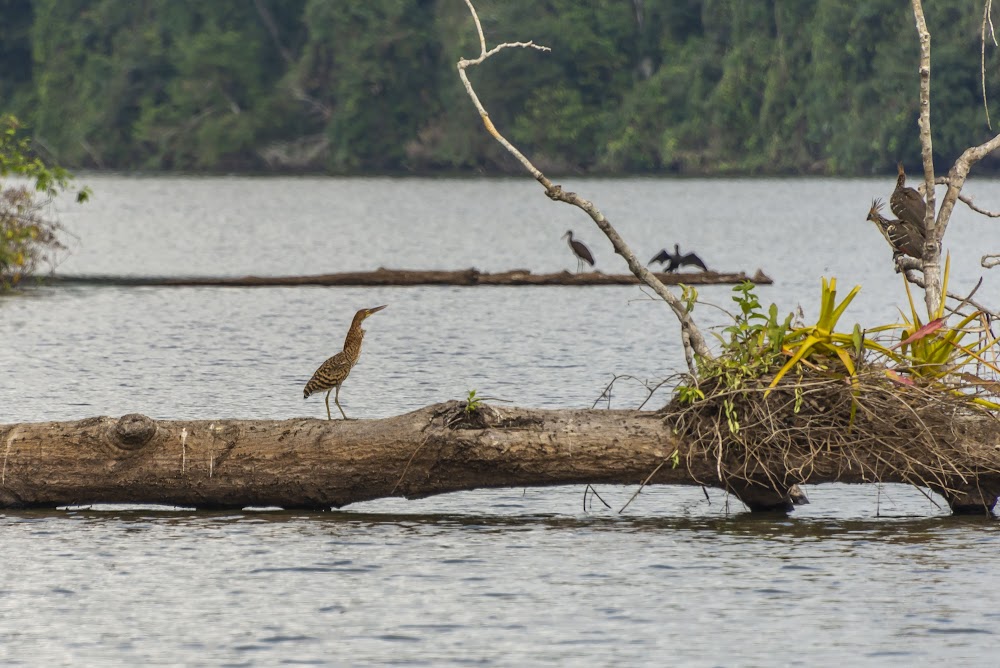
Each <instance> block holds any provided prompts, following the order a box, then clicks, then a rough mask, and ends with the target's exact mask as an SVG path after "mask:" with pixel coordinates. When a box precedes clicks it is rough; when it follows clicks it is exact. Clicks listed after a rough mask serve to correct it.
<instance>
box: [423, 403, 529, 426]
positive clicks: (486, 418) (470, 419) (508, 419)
mask: <svg viewBox="0 0 1000 668" xmlns="http://www.w3.org/2000/svg"><path fill="white" fill-rule="evenodd" d="M435 417H441V418H442V420H443V421H444V426H445V427H446V428H448V429H527V428H530V427H538V428H540V427H541V426H542V424H543V422H542V420H541V419H540V418H537V417H525V416H517V415H510V414H506V415H505V414H504V413H503V412H501V411H500V410H499V409H497V408H494V407H493V406H490V405H489V404H484V403H480V402H476V404H475V405H473V406H472V408H470V407H469V403H468V402H467V401H449V402H448V403H446V404H445V405H444V406H443V407H442V409H441V410H440V411H438V413H437V414H435Z"/></svg>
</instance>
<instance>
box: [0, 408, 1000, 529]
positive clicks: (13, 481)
mask: <svg viewBox="0 0 1000 668" xmlns="http://www.w3.org/2000/svg"><path fill="white" fill-rule="evenodd" d="M990 433H991V434H994V436H992V437H991V438H989V439H986V441H984V442H977V443H969V444H968V447H969V448H970V452H974V453H975V455H976V456H977V457H985V458H987V459H988V460H990V461H993V462H994V463H997V464H1000V448H998V441H1000V439H997V438H996V437H995V430H994V431H991V432H990ZM987 441H988V442H987ZM690 454H691V453H690V452H689V451H688V449H687V447H686V445H685V443H683V442H682V441H681V440H680V439H679V438H678V437H677V436H676V435H675V433H674V430H673V427H672V425H671V423H670V420H669V416H666V415H664V414H663V413H654V412H648V411H629V410H531V409H521V408H495V407H492V406H487V405H483V406H481V407H479V408H478V409H476V410H474V411H471V412H470V411H467V410H466V405H465V404H464V403H461V402H455V401H452V402H448V403H444V404H437V405H432V406H428V407H426V408H422V409H420V410H417V411H414V412H412V413H408V414H405V415H400V416H396V417H390V418H385V419H380V420H357V421H355V420H352V421H343V420H334V421H328V420H316V419H308V418H294V419H289V420H214V421H209V420H195V421H180V420H169V421H168V420H160V421H156V420H152V419H150V418H148V417H146V416H143V415H137V414H131V415H126V416H123V417H121V418H118V419H115V418H110V417H96V418H89V419H85V420H80V421H75V422H43V423H22V424H10V425H0V455H2V457H3V464H2V474H0V507H4V508H32V507H56V506H65V505H80V504H90V503H153V504H168V505H176V506H194V507H197V508H242V507H246V506H279V507H283V508H311V509H326V508H331V507H333V508H339V507H342V506H345V505H348V504H350V503H355V502H358V501H365V500H370V499H377V498H383V497H389V496H402V497H406V498H419V497H425V496H431V495H434V494H441V493H445V492H454V491H460V490H471V489H477V488H488V487H522V486H525V487H528V486H552V485H567V484H587V483H590V484H599V483H604V484H628V485H638V484H641V483H642V482H644V481H645V482H646V483H647V484H684V485H701V484H704V485H711V486H718V487H723V488H728V489H729V491H731V492H732V493H734V494H736V495H737V496H739V497H741V498H742V499H743V500H744V501H745V502H746V503H747V505H748V506H749V507H750V508H751V509H752V510H788V509H790V508H791V504H792V503H793V502H801V498H800V497H799V496H798V490H797V488H796V487H795V486H794V485H789V486H788V487H783V488H781V489H778V490H777V491H776V490H775V489H774V487H773V486H770V487H769V486H768V485H767V484H765V483H764V482H761V483H760V484H759V485H756V486H755V485H754V484H752V482H751V483H746V481H744V482H743V483H740V484H731V483H729V482H722V481H720V480H719V479H718V477H717V471H718V470H720V469H719V464H718V462H717V461H716V458H715V457H714V456H710V457H706V456H695V457H691V456H689V455H690ZM872 457H873V459H875V458H877V457H878V452H877V450H873V453H872ZM732 464H733V462H731V461H729V462H727V465H732ZM813 464H814V465H813V467H812V468H811V470H810V472H809V474H808V475H807V476H803V477H801V478H799V479H798V480H797V481H798V482H808V483H821V482H834V481H839V482H847V483H865V482H907V480H903V479H899V478H894V477H893V476H892V475H891V474H890V475H886V476H885V477H883V478H881V479H879V480H874V479H872V478H871V476H870V474H866V473H864V471H865V470H866V469H867V470H869V471H870V470H871V469H872V467H865V466H859V465H858V464H859V463H858V462H853V463H852V462H845V461H840V459H839V458H838V457H837V456H836V454H835V453H830V454H829V455H826V456H822V457H820V458H819V459H817V460H816V461H815V462H814V463H813ZM852 464H853V465H852ZM991 468H993V470H1000V466H995V467H991ZM771 473H772V474H773V476H774V479H777V480H788V478H787V475H786V474H787V472H786V471H773V472H771ZM963 484H964V485H966V486H967V488H968V489H970V490H973V489H974V490H976V494H977V496H976V497H975V498H973V497H972V496H965V497H962V498H961V499H958V500H957V501H958V503H959V505H958V506H957V507H956V510H957V511H960V512H962V511H968V510H970V509H972V507H973V505H975V504H979V505H978V506H977V507H978V510H979V512H988V508H992V506H993V504H994V503H995V501H996V497H997V494H998V493H1000V478H998V477H997V476H996V475H983V476H981V477H980V478H979V479H972V478H969V477H968V476H966V477H965V478H964V479H963ZM949 500H950V499H949ZM963 504H964V505H963Z"/></svg>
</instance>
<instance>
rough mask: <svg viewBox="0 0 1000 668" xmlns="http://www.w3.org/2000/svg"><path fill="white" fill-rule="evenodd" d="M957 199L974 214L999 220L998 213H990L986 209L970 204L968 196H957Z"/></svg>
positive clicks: (970, 200) (999, 215) (999, 212)
mask: <svg viewBox="0 0 1000 668" xmlns="http://www.w3.org/2000/svg"><path fill="white" fill-rule="evenodd" d="M958 199H959V200H961V201H962V202H965V205H966V206H967V207H969V208H970V209H972V210H973V211H975V212H976V213H979V214H982V215H984V216H987V217H988V218H1000V211H990V210H988V209H982V208H980V207H978V206H976V205H975V204H973V203H972V198H971V197H969V196H968V195H961V194H960V195H959V196H958Z"/></svg>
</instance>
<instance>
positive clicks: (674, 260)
mask: <svg viewBox="0 0 1000 668" xmlns="http://www.w3.org/2000/svg"><path fill="white" fill-rule="evenodd" d="M654 262H660V263H666V266H665V267H664V268H663V271H665V272H667V273H668V274H672V273H673V272H675V271H677V270H678V269H680V268H681V267H683V266H685V265H687V266H691V267H701V270H702V271H708V267H706V266H705V263H704V262H702V261H701V258H700V257H698V256H697V255H695V254H694V253H686V254H684V255H681V245H680V244H674V252H673V253H670V252H668V251H667V249H666V248H664V249H663V250H661V251H660V252H659V253H657V254H656V255H655V256H654V257H653V259H652V260H650V261H649V262H647V263H646V264H653V263H654Z"/></svg>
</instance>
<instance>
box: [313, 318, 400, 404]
mask: <svg viewBox="0 0 1000 668" xmlns="http://www.w3.org/2000/svg"><path fill="white" fill-rule="evenodd" d="M386 306H387V304H383V305H382V306H375V307H374V308H363V309H361V310H360V311H358V312H357V313H355V314H354V320H353V321H352V322H351V328H350V329H349V330H347V337H346V338H345V339H344V349H343V350H341V351H340V352H339V353H337V354H336V355H334V356H333V357H331V358H330V359H328V360H327V361H325V362H323V363H322V364H321V365H320V367H319V368H318V369H316V373H314V374H313V375H312V378H310V379H309V382H308V383H306V387H305V390H303V392H302V394H303V397H302V398H303V399H308V398H309V395H310V394H313V393H315V392H321V391H323V390H326V419H327V420H332V419H333V418H332V417H331V416H330V392H333V391H334V390H336V393H335V394H334V395H333V403H335V404H337V408H339V409H340V414H341V415H343V416H344V419H345V420H346V419H347V414H346V413H344V409H343V407H342V406H341V405H340V386H341V385H343V384H344V381H345V380H347V376H349V375H350V373H351V369H352V368H353V367H354V365H355V364H357V363H358V358H359V357H361V341H362V339H364V337H365V330H363V329H361V323H363V322H364V321H365V318H367V317H368V316H370V315H371V314H373V313H378V312H379V311H381V310H382V309H384V308H385V307H386Z"/></svg>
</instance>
